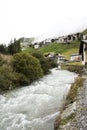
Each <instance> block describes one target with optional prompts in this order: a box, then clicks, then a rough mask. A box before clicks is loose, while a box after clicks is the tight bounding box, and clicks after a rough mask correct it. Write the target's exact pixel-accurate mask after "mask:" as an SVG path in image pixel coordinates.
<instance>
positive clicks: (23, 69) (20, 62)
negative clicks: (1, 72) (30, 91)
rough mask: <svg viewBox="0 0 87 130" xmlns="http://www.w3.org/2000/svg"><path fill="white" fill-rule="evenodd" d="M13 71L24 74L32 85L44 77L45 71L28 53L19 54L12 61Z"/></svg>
mask: <svg viewBox="0 0 87 130" xmlns="http://www.w3.org/2000/svg"><path fill="white" fill-rule="evenodd" d="M12 66H13V69H14V70H15V71H16V72H18V73H21V74H24V75H25V76H26V77H27V78H28V79H29V80H30V83H31V82H33V81H34V80H37V79H39V78H40V77H42V76H43V71H42V69H41V65H40V62H39V60H38V59H36V58H35V57H33V56H31V55H30V54H28V53H17V54H15V55H14V56H13V60H12Z"/></svg>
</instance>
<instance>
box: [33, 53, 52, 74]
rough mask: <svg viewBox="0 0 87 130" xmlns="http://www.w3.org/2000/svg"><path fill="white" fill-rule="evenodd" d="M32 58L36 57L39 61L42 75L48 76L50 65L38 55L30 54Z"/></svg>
mask: <svg viewBox="0 0 87 130" xmlns="http://www.w3.org/2000/svg"><path fill="white" fill-rule="evenodd" d="M32 56H34V57H36V58H37V59H38V60H39V61H40V64H41V68H42V69H43V73H44V74H48V73H49V72H50V71H49V69H50V64H49V62H48V60H47V59H45V58H44V56H43V55H42V54H40V53H37V52H35V53H32Z"/></svg>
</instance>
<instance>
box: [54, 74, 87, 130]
mask: <svg viewBox="0 0 87 130" xmlns="http://www.w3.org/2000/svg"><path fill="white" fill-rule="evenodd" d="M80 78H81V79H83V84H81V86H80V87H79V85H76V83H75V84H73V86H72V87H75V88H76V86H78V89H77V93H76V96H75V97H74V98H73V101H72V102H70V103H68V104H67V98H66V101H65V104H64V106H63V108H62V110H61V113H60V115H59V116H58V117H57V118H56V121H55V124H54V129H55V130H87V87H86V84H87V77H86V76H81V77H80ZM69 94H70V96H71V93H70V92H69Z"/></svg>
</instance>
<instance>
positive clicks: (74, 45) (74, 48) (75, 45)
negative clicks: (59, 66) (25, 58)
mask: <svg viewBox="0 0 87 130" xmlns="http://www.w3.org/2000/svg"><path fill="white" fill-rule="evenodd" d="M79 46H80V41H78V40H75V41H73V42H71V43H70V44H68V43H59V44H58V43H51V44H49V45H46V46H44V47H41V48H38V49H34V48H30V47H29V48H27V49H26V50H25V52H29V53H32V52H36V51H39V52H41V53H43V54H46V53H50V52H53V53H56V54H58V53H60V54H62V55H64V56H65V57H66V58H67V59H70V55H71V54H73V53H78V52H79Z"/></svg>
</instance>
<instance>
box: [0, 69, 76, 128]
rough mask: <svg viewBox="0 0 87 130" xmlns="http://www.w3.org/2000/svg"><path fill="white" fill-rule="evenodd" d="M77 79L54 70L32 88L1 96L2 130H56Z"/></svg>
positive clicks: (63, 71) (28, 87)
mask: <svg viewBox="0 0 87 130" xmlns="http://www.w3.org/2000/svg"><path fill="white" fill-rule="evenodd" d="M75 77H77V75H76V74H75V73H71V72H68V71H66V70H56V69H53V70H52V73H51V74H50V75H47V76H45V77H44V78H42V79H40V81H38V82H35V83H33V84H32V85H30V86H26V87H23V88H19V89H16V90H13V91H10V92H8V93H6V94H4V95H3V96H2V95H0V130H53V127H54V120H55V118H56V116H57V115H58V114H59V108H60V107H61V105H62V103H63V100H64V98H65V96H66V94H67V93H68V91H69V89H70V85H71V83H73V82H74V80H75Z"/></svg>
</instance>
